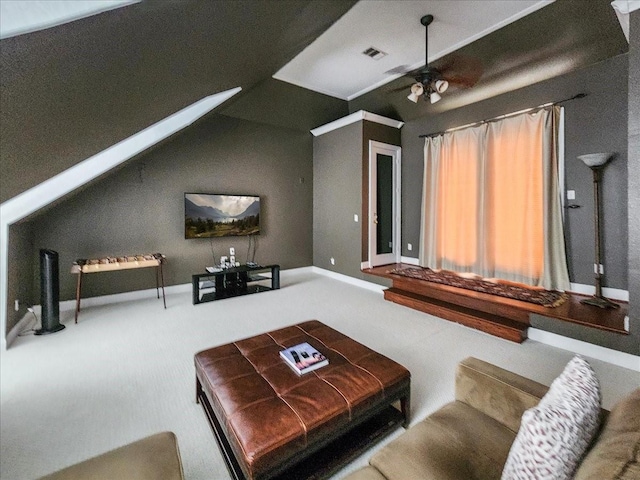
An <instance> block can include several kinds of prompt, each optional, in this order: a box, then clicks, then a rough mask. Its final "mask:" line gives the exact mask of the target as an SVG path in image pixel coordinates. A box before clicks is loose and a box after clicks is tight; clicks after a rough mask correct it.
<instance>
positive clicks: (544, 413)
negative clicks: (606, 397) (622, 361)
mask: <svg viewBox="0 0 640 480" xmlns="http://www.w3.org/2000/svg"><path fill="white" fill-rule="evenodd" d="M600 402H601V395H600V384H599V382H598V379H597V378H596V375H595V372H594V371H593V369H592V368H591V366H590V365H589V364H588V363H587V362H586V361H585V360H584V359H583V358H582V357H580V356H579V355H576V356H575V357H574V358H573V359H572V360H571V361H570V362H569V363H568V364H567V366H566V367H565V369H564V371H563V372H562V373H561V374H560V376H559V377H558V378H556V379H555V380H554V381H553V383H552V384H551V387H549V391H548V392H547V394H546V395H545V396H544V397H543V398H542V399H541V400H540V403H538V405H537V406H535V407H533V408H531V409H529V410H527V411H526V412H525V413H524V415H523V416H522V421H521V422H520V429H519V430H518V434H517V436H516V439H515V441H514V442H513V445H512V446H511V450H510V451H509V456H508V458H507V462H506V464H505V467H504V470H503V472H502V480H516V479H517V480H529V479H531V480H533V479H536V480H542V479H549V480H562V479H570V478H572V476H573V473H574V471H575V469H576V468H577V466H578V464H579V463H580V461H581V460H582V457H583V456H584V454H585V452H586V450H587V447H588V446H589V444H590V443H591V440H592V439H593V436H594V435H595V434H596V432H597V430H598V426H599V424H600Z"/></svg>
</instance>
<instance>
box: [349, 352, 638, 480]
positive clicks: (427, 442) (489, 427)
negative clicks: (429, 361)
mask: <svg viewBox="0 0 640 480" xmlns="http://www.w3.org/2000/svg"><path fill="white" fill-rule="evenodd" d="M455 381H456V384H455V397H456V398H455V401H453V402H451V403H449V404H447V405H445V406H444V407H442V408H441V409H440V410H438V411H436V412H434V413H433V414H432V415H430V416H428V417H427V418H426V419H424V420H423V421H421V422H420V423H418V424H416V425H414V426H413V427H411V428H410V429H408V430H407V431H406V432H405V433H403V434H402V435H400V437H398V438H396V439H395V440H393V441H392V442H390V443H389V444H388V445H386V446H385V447H383V448H382V449H381V450H380V451H378V452H377V453H376V454H374V455H373V457H372V458H371V459H370V461H369V466H367V467H364V468H362V469H360V470H358V471H356V472H354V473H352V474H351V475H349V476H348V477H347V478H346V479H345V480H347V479H348V480H409V479H421V480H472V479H478V480H490V479H499V478H500V476H501V473H502V470H503V467H504V465H505V462H506V460H507V456H508V455H509V450H510V448H511V444H512V443H513V441H514V439H515V437H516V433H517V431H518V428H519V426H520V418H521V417H522V414H523V413H524V411H525V410H527V409H529V408H531V407H533V406H535V405H536V404H537V403H538V401H539V400H540V398H542V396H543V395H544V394H545V393H546V391H547V390H548V388H547V387H545V386H544V385H541V384H539V383H537V382H534V381H532V380H529V379H527V378H524V377H521V376H519V375H516V374H514V373H511V372H509V371H506V370H504V369H501V368H499V367H496V366H494V365H491V364H489V363H486V362H483V361H481V360H478V359H476V358H467V359H465V360H463V361H462V362H461V363H460V364H459V365H458V369H457V373H456V379H455ZM602 416H603V423H602V427H601V429H600V431H599V434H598V436H597V437H596V439H595V440H594V442H593V443H592V445H591V448H590V450H589V451H588V452H587V454H586V456H585V457H584V459H583V461H582V463H581V464H580V465H579V467H578V470H577V471H576V475H575V480H587V479H589V480H607V479H618V480H631V479H634V480H639V479H640V389H636V390H635V391H634V392H632V393H631V394H630V395H629V396H627V397H626V398H624V399H623V400H622V401H620V402H619V403H618V404H617V405H616V406H615V407H614V408H613V409H612V411H611V413H610V414H609V413H608V412H606V411H605V410H603V411H602Z"/></svg>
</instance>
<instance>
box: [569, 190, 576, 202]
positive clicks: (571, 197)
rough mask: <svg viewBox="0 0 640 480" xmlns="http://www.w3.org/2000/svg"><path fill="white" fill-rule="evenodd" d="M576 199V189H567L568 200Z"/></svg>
mask: <svg viewBox="0 0 640 480" xmlns="http://www.w3.org/2000/svg"><path fill="white" fill-rule="evenodd" d="M575 199H576V191H575V190H567V200H575Z"/></svg>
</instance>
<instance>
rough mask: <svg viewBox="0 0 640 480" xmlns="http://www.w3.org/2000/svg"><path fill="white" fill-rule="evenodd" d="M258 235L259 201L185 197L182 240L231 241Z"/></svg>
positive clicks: (205, 195) (239, 197) (218, 196)
mask: <svg viewBox="0 0 640 480" xmlns="http://www.w3.org/2000/svg"><path fill="white" fill-rule="evenodd" d="M259 233H260V197H258V196H256V195H221V194H211V193H185V194H184V238H211V237H233V236H239V235H258V234H259Z"/></svg>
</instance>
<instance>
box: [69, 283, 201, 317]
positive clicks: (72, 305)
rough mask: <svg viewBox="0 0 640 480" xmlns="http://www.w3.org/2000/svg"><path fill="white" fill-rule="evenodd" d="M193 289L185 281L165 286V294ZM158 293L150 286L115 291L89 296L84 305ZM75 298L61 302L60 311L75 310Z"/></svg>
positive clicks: (124, 300) (83, 301)
mask: <svg viewBox="0 0 640 480" xmlns="http://www.w3.org/2000/svg"><path fill="white" fill-rule="evenodd" d="M190 291H191V284H190V283H185V284H182V285H171V286H170V287H164V292H165V295H167V294H172V293H184V292H190ZM156 297H157V293H156V289H155V288H149V289H146V290H135V291H133V292H122V293H114V294H112V295H100V296H98V297H87V298H83V299H82V307H83V308H84V307H98V306H100V305H109V304H112V303H120V302H130V301H133V300H143V299H147V298H156ZM75 308H76V301H75V300H65V301H63V302H60V311H61V312H63V311H64V312H66V311H69V310H75Z"/></svg>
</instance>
